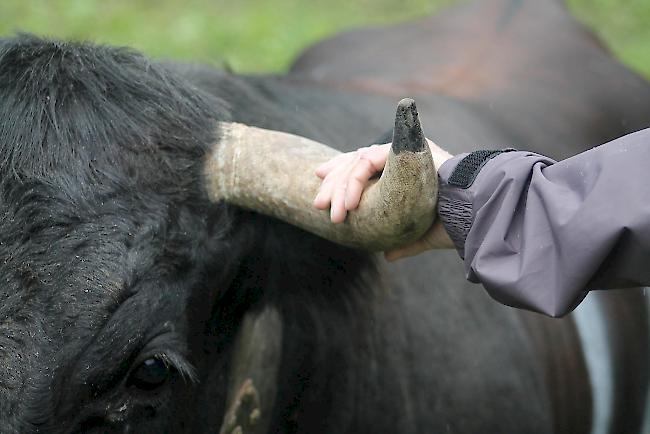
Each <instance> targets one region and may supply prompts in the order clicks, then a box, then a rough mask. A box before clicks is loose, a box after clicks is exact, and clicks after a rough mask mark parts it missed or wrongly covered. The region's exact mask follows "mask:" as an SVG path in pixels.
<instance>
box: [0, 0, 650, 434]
mask: <svg viewBox="0 0 650 434" xmlns="http://www.w3.org/2000/svg"><path fill="white" fill-rule="evenodd" d="M405 94H409V95H412V96H415V97H416V98H417V101H418V104H419V108H420V111H421V113H422V119H423V123H424V125H425V126H426V127H427V128H428V129H427V130H426V133H427V135H428V136H429V137H432V138H433V139H435V140H436V141H437V142H438V143H440V144H441V145H443V146H445V147H447V148H448V149H450V150H451V151H453V152H460V151H465V150H470V149H475V148H477V147H478V146H481V145H486V146H490V147H493V146H495V145H499V146H506V145H508V146H509V145H514V146H517V147H520V148H526V149H531V150H537V151H540V152H543V153H546V154H550V155H551V156H555V157H563V156H567V155H570V154H572V153H575V152H578V151H580V150H581V149H585V148H586V147H588V146H591V145H596V144H599V143H602V142H604V141H606V140H607V139H610V138H613V137H616V136H619V135H622V134H624V133H626V132H629V131H632V130H635V129H640V128H642V127H646V126H649V124H650V120H649V119H648V116H647V114H648V113H650V86H648V84H647V83H646V82H645V81H644V80H642V79H641V78H639V77H638V76H636V75H634V74H633V73H631V72H629V71H628V70H626V69H625V68H624V67H622V66H621V65H620V64H618V63H617V62H616V61H614V60H613V59H612V58H611V56H610V55H609V54H608V53H607V52H606V51H605V50H604V49H603V48H602V47H601V46H600V45H599V44H598V42H597V41H596V40H595V39H594V38H593V37H592V36H591V35H590V34H589V33H587V32H585V31H584V30H583V28H582V27H581V26H579V25H578V24H576V23H575V22H574V21H573V20H572V19H571V18H570V17H569V16H568V14H566V12H565V11H564V9H563V7H562V6H561V5H559V4H557V3H556V2H554V1H552V0H548V1H537V0H528V1H521V0H519V1H506V0H489V1H487V0H483V1H478V2H475V3H470V4H468V5H464V6H462V7H458V8H454V9H452V10H450V11H449V12H447V13H446V14H445V15H441V16H439V17H436V18H429V19H425V20H422V21H418V22H416V23H408V24H403V25H400V26H396V27H392V28H383V29H369V30H363V31H358V32H352V33H348V34H346V35H343V36H341V37H338V38H334V39H332V40H330V41H326V42H324V43H322V44H320V45H318V46H316V47H315V48H313V49H311V50H309V51H308V52H306V53H305V54H304V55H303V56H302V57H301V58H300V59H299V60H298V61H297V63H296V64H295V66H294V68H293V69H292V71H291V72H290V73H289V74H287V75H286V76H282V77H242V76H236V75H231V74H229V73H226V72H222V71H218V70H214V69H211V68H208V67H201V66H191V65H181V64H157V63H154V62H151V61H149V60H148V59H146V58H144V57H143V56H141V55H139V54H137V53H135V52H133V51H130V50H127V49H116V48H110V47H101V46H96V45H90V44H79V43H64V42H57V41H49V40H44V39H40V38H37V37H33V36H28V35H19V36H17V37H15V38H9V39H3V40H1V41H0V113H1V115H0V119H1V121H0V228H1V229H0V257H1V258H2V261H1V263H0V281H1V282H2V285H1V286H0V361H1V363H0V432H2V433H25V434H28V433H68V432H91V433H110V432H115V433H118V432H124V433H127V432H132V433H147V432H151V433H182V432H188V433H200V432H206V433H207V432H220V433H233V434H234V433H246V434H256V433H262V432H288V433H289V432H301V433H302V432H304V433H343V432H349V433H352V432H354V433H358V432H373V433H397V432H400V433H416V432H427V433H430V432H435V433H437V432H441V433H444V432H452V433H475V432H485V433H497V432H498V433H548V432H565V433H584V432H589V430H590V428H591V425H592V422H591V421H592V415H593V416H594V417H595V420H596V421H597V423H596V424H595V428H598V429H601V430H602V431H601V432H625V433H630V432H638V431H640V430H641V429H642V424H643V416H644V414H643V411H644V408H645V405H646V395H647V392H648V369H647V368H648V334H647V328H648V316H647V314H646V301H645V298H644V297H643V296H642V294H641V293H640V292H634V291H628V292H626V293H625V294H615V293H613V292H610V293H607V294H602V295H599V296H596V295H591V296H590V297H589V298H588V300H592V301H593V303H596V304H591V305H588V306H592V310H595V311H598V312H600V313H601V314H602V315H600V316H596V317H594V316H592V317H591V319H592V320H593V322H592V323H591V324H587V323H582V324H583V325H580V322H578V327H576V322H574V321H573V320H572V318H571V317H569V318H567V319H564V320H551V319H547V318H542V317H540V316H538V315H534V314H527V313H522V312H519V311H515V310H513V309H509V308H506V307H503V306H501V305H499V304H497V303H495V302H493V301H491V300H489V299H488V297H487V296H486V295H485V294H484V292H483V291H482V290H481V288H480V287H476V286H471V285H469V284H468V283H466V282H465V280H464V278H463V272H462V264H461V263H460V261H459V260H458V258H457V256H456V255H455V253H453V252H446V253H442V252H437V253H430V254H426V255H422V256H420V257H417V258H413V259H410V260H406V261H403V262H401V263H398V264H395V265H387V264H385V263H384V262H383V261H382V260H380V259H378V258H377V257H376V256H374V255H372V254H369V253H365V252H364V251H362V250H358V249H354V248H349V247H344V246H342V245H339V244H336V243H333V242H331V241H328V240H326V239H324V238H321V237H318V236H316V235H312V234H309V233H307V232H305V231H303V230H301V229H299V228H297V227H296V226H294V225H292V224H287V223H285V222H282V221H279V220H277V219H274V218H271V217H267V216H265V215H263V214H261V213H258V212H255V211H249V210H246V209H244V208H242V207H239V206H236V205H234V204H233V203H234V202H235V201H225V202H224V201H219V202H216V203H215V201H214V198H213V197H212V196H211V193H210V189H209V188H208V187H206V177H207V176H208V175H206V169H205V166H206V158H207V156H208V155H209V154H210V152H211V151H212V150H213V149H214V147H215V144H217V145H222V144H223V143H222V142H223V141H224V137H228V136H227V135H225V134H224V126H227V125H229V124H228V123H227V122H230V121H236V122H241V123H245V124H249V125H256V126H259V127H263V128H268V129H272V130H279V131H287V132H291V133H296V134H299V135H301V136H305V137H310V138H312V139H315V140H318V141H320V142H323V143H329V144H332V145H337V146H340V147H341V148H342V149H351V148H354V147H356V146H359V145H363V144H369V143H372V142H374V141H376V140H377V139H379V136H380V135H381V133H382V132H383V131H385V130H386V126H387V125H388V124H389V123H390V122H391V117H392V112H393V110H394V105H395V101H396V99H397V96H398V95H399V96H403V95H405ZM224 122H226V123H224ZM217 149H219V147H218V146H217ZM294 168H295V169H297V168H298V167H294ZM268 173H269V172H268V171H267V169H266V168H265V167H260V168H259V172H258V173H256V176H257V177H258V182H259V183H260V184H262V183H263V182H264V177H265V176H268ZM254 183H255V182H254ZM297 188H300V186H298V187H297ZM324 218H326V217H324ZM549 284H552V281H549ZM594 306H595V307H594ZM601 329H602V331H603V333H601V334H598V333H597V332H598V330H601ZM581 341H582V343H584V345H582V344H581ZM592 343H600V344H602V345H604V346H605V347H606V348H605V350H607V352H606V355H605V359H598V357H594V356H593V354H594V353H593V352H591V350H592V345H591V344H592ZM602 360H605V361H606V362H607V363H605V364H604V367H603V364H602V363H601V364H599V363H597V362H599V361H602ZM592 362H594V363H592ZM603 373H604V374H603ZM601 374H603V375H605V376H606V378H600V377H599V376H600V375H601ZM600 380H604V381H602V382H601V381H600ZM603 385H604V386H603ZM602 387H605V390H606V391H609V392H610V393H609V394H606V395H599V393H596V391H597V390H598V388H602ZM592 403H593V404H592Z"/></svg>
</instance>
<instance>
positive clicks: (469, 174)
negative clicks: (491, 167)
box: [447, 149, 515, 189]
mask: <svg viewBox="0 0 650 434" xmlns="http://www.w3.org/2000/svg"><path fill="white" fill-rule="evenodd" d="M514 150H515V149H502V150H498V151H494V150H493V151H488V150H481V151H474V152H472V153H470V154H469V155H467V156H466V157H465V158H463V159H462V160H460V162H459V163H458V164H457V165H456V168H455V169H454V171H453V172H452V174H451V176H450V177H449V179H448V180H447V183H448V184H449V185H453V186H454V187H459V188H463V189H465V188H469V187H470V186H471V185H472V184H473V183H474V180H475V179H476V176H477V175H478V173H479V172H480V171H481V169H482V168H483V166H485V163H487V162H488V161H490V160H491V159H492V158H494V157H496V156H497V155H499V154H502V153H504V152H511V151H514Z"/></svg>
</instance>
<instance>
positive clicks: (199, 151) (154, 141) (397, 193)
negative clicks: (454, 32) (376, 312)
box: [0, 36, 435, 433]
mask: <svg viewBox="0 0 650 434" xmlns="http://www.w3.org/2000/svg"><path fill="white" fill-rule="evenodd" d="M399 113H401V114H400V116H401V118H400V119H401V120H400V121H399V122H398V123H397V128H396V135H397V136H396V137H397V140H396V143H397V145H396V146H395V148H394V153H393V155H392V156H391V160H390V162H389V169H388V170H386V171H385V174H384V175H383V176H382V178H381V180H379V182H378V183H377V184H376V185H375V187H374V189H373V190H371V191H370V192H369V193H368V194H366V196H365V197H366V198H365V199H364V201H365V206H363V207H362V208H361V211H359V212H358V213H356V214H355V215H353V216H352V217H351V220H350V221H349V222H348V223H347V224H344V225H341V226H338V227H336V228H333V226H331V225H329V224H328V222H327V215H326V213H318V212H315V211H313V210H312V209H311V206H310V202H311V197H312V196H313V193H314V191H315V189H316V188H317V182H318V181H317V179H316V178H315V176H313V175H312V171H313V168H314V166H315V165H316V164H318V163H320V162H322V161H323V160H324V159H326V158H328V157H329V156H331V155H332V152H333V151H331V150H329V149H328V148H326V147H324V146H322V145H319V144H316V143H313V142H310V141H308V140H307V139H302V138H297V137H294V136H290V135H286V134H283V133H278V132H268V131H262V130H258V129H255V128H252V127H246V126H242V125H237V124H232V123H227V120H228V117H229V115H228V110H227V108H226V106H225V104H223V103H222V102H221V101H220V100H218V99H216V98H214V97H213V96H210V95H208V94H206V93H205V92H202V91H200V90H199V89H197V88H195V87H193V86H192V85H191V84H189V83H187V82H185V81H184V80H183V79H182V78H179V77H177V76H175V75H174V74H172V73H170V72H168V71H167V70H165V69H164V68H162V67H160V66H158V65H155V64H152V63H151V62H149V61H148V60H147V59H145V58H144V57H142V56H140V55H138V54H136V53H133V52H132V51H130V50H125V49H113V48H107V47H99V46H93V45H85V44H67V43H58V42H51V41H44V40H41V39H38V38H34V37H31V36H19V37H17V38H15V39H10V40H4V41H1V42H0V258H1V262H0V282H1V283H0V431H1V432H3V433H4V432H7V433H11V432H20V433H30V432H47V433H57V432H102V433H105V432H138V433H140V432H182V431H183V430H186V431H192V432H198V431H199V430H201V429H204V428H205V429H206V430H209V431H210V432H215V430H216V429H218V427H219V426H221V427H222V428H221V430H222V432H230V431H237V430H238V429H240V428H242V427H244V426H257V427H258V428H253V431H250V432H259V430H260V428H259V427H264V426H266V425H268V424H269V423H271V422H272V420H271V418H272V417H273V416H272V410H273V405H274V399H275V398H274V397H275V395H276V394H277V395H278V396H280V392H281V391H282V390H284V391H287V393H293V392H291V391H292V390H303V389H304V384H301V383H300V381H301V380H299V379H297V378H298V377H296V379H293V380H289V379H283V381H276V377H277V376H278V375H284V374H287V376H288V373H293V372H298V373H301V375H302V377H301V378H303V379H304V375H305V372H307V371H309V370H310V369H312V368H314V367H313V366H312V365H311V364H310V360H311V359H310V357H316V356H315V354H321V355H322V354H324V355H325V356H324V357H328V355H327V354H328V351H329V349H328V347H327V344H323V342H326V341H327V339H321V341H318V339H317V336H321V337H322V336H325V335H328V337H329V338H332V336H331V334H332V331H331V330H326V327H325V326H324V324H326V323H327V322H328V321H329V320H330V319H332V321H336V320H335V318H336V317H340V316H344V315H346V312H347V311H349V310H350V309H352V307H351V306H352V305H353V304H354V303H353V302H351V299H353V298H354V296H355V294H357V295H359V294H362V290H363V288H367V287H368V286H369V285H368V284H367V283H364V279H366V278H367V273H366V272H367V270H368V269H369V265H370V263H371V258H370V257H369V256H368V255H366V254H363V253H360V252H359V251H358V250H355V249H350V248H347V247H343V246H340V245H338V244H335V243H332V242H330V241H326V240H324V239H323V238H320V237H317V236H314V235H310V234H307V233H305V232H302V231H301V230H300V229H297V228H296V227H295V226H298V227H301V228H304V229H307V230H309V231H312V232H316V233H317V234H319V235H321V236H323V237H326V238H328V239H331V240H333V241H335V242H336V243H344V244H350V245H352V246H354V247H365V248H369V249H382V248H385V247H386V246H387V244H386V241H387V240H388V241H389V242H388V245H390V242H391V241H390V240H391V239H393V242H403V240H404V237H409V236H410V237H413V236H417V235H418V234H417V232H418V230H420V231H421V230H422V224H420V226H419V227H413V222H414V221H415V222H421V221H422V219H421V218H420V217H419V216H418V215H415V217H414V218H413V217H408V216H407V214H405V213H404V212H402V211H403V210H404V209H405V208H408V207H412V206H413V204H414V203H415V204H417V203H418V202H419V203H425V206H424V207H420V206H415V209H416V210H417V211H418V212H425V213H426V212H429V213H431V207H432V205H431V203H432V202H435V198H428V200H424V199H423V198H419V197H418V196H420V194H419V192H416V194H415V195H413V194H407V193H405V192H404V188H405V187H404V186H405V185H407V184H410V185H412V186H415V187H418V188H428V187H427V186H431V185H434V184H435V174H434V172H433V170H429V174H432V173H433V175H432V176H425V177H422V176H420V175H419V173H420V166H421V165H422V164H423V165H424V166H425V167H426V168H428V169H431V162H430V159H431V157H430V155H429V154H428V150H426V146H424V148H423V145H422V143H423V142H422V136H421V132H418V131H419V130H417V128H416V127H417V118H416V117H414V113H415V112H414V108H413V107H412V105H409V104H405V105H403V106H402V107H401V108H400V111H399ZM414 128H415V129H414ZM400 131H403V134H402V133H400ZM409 134H411V137H410V138H408V135H409ZM401 137H406V138H405V139H404V141H402V139H401ZM413 143H415V146H413ZM297 161H298V162H299V164H298V165H296V162H297ZM413 162H415V165H414V163H413ZM251 163H252V165H251ZM258 164H262V165H265V166H264V167H260V166H256V165H258ZM288 168H290V169H288ZM431 183H433V184H431ZM278 192H280V193H278ZM386 198H388V199H389V200H386ZM370 202H375V203H374V204H371V203H370ZM233 204H234V205H237V206H233ZM396 204H397V205H398V207H397V208H398V209H397V211H399V212H397V213H395V205H396ZM362 205H363V204H362ZM378 207H379V208H378ZM427 207H428V208H427ZM243 208H249V209H252V210H253V211H257V212H250V211H246V210H244V209H243ZM377 210H379V211H377ZM258 212H261V213H264V214H270V215H272V216H274V217H277V218H279V219H282V220H285V221H287V222H289V223H290V224H289V225H287V224H285V223H282V222H279V221H277V220H274V219H270V218H268V217H263V216H261V215H260V214H259V213H258ZM374 213H379V214H380V215H381V216H384V217H382V218H379V219H377V218H375V216H374ZM391 215H392V216H395V215H396V216H397V220H395V219H394V218H395V217H391ZM424 225H425V226H428V223H426V222H425V223H424ZM391 227H394V228H398V230H397V233H395V231H393V232H392V233H391V231H390V230H388V229H390V228H391ZM423 229H426V227H424V228H423ZM387 230H388V232H387ZM405 234H406V235H405ZM391 237H392V238H391ZM395 237H397V238H395ZM395 240H397V241H395ZM359 298H363V297H359ZM315 300H316V301H315ZM325 330H326V331H325ZM283 336H284V337H285V338H283ZM286 336H302V338H295V339H286ZM339 338H340V339H342V340H345V339H351V338H350V337H348V336H345V334H344V333H343V334H342V336H340V337H339ZM300 339H302V340H300ZM332 351H334V350H332ZM286 354H291V356H287V355H286ZM319 369H323V368H319ZM310 387H313V388H315V389H316V390H318V387H319V386H318V381H316V380H314V381H312V383H311V384H310ZM296 399H297V398H296ZM276 404H277V403H276ZM277 405H280V404H277ZM283 405H285V404H283ZM291 405H293V404H291V402H289V404H286V405H285V407H283V410H282V411H283V412H284V413H283V414H282V417H283V418H284V419H285V420H289V419H290V417H289V416H290V415H288V413H290V412H291ZM224 415H225V416H224ZM255 429H257V430H258V431H255Z"/></svg>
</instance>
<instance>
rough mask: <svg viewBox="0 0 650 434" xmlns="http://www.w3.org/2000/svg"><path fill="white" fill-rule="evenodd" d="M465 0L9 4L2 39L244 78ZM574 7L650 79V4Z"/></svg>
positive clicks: (605, 0)
mask: <svg viewBox="0 0 650 434" xmlns="http://www.w3.org/2000/svg"><path fill="white" fill-rule="evenodd" d="M456 1H458V0H0V35H1V36H7V35H11V34H13V33H15V32H17V31H27V32H33V33H37V34H39V35H47V36H56V37H59V38H66V39H84V40H91V41H94V42H100V43H106V44H111V45H128V46H131V47H134V48H136V49H138V50H141V51H143V52H145V53H146V54H148V55H150V56H152V57H157V58H175V59H186V60H193V61H196V62H201V63H208V64H213V65H217V66H228V67H230V68H231V69H233V70H234V71H236V72H281V71H283V70H284V69H286V68H287V67H288V66H289V64H290V63H291V61H292V59H293V58H294V57H295V56H296V55H297V54H298V53H299V52H300V51H301V50H302V49H303V48H304V47H306V46H307V45H309V44H311V43H313V42H314V41H317V40H319V39H322V38H324V37H326V36H328V35H331V34H333V33H336V32H339V31H341V30H344V29H347V28H350V27H355V26H364V25H376V24H384V23H393V22H398V21H403V20H407V19H409V18H414V17H418V16H422V15H426V14H431V13H434V12H435V11H437V10H439V9H440V8H442V7H445V6H449V5H451V4H453V3H456ZM567 3H568V5H569V8H570V9H571V10H572V11H573V14H574V15H575V16H576V17H578V18H579V19H580V20H581V21H583V22H584V23H586V24H587V25H589V26H590V27H591V28H592V29H594V30H595V31H596V32H597V33H598V34H599V35H600V36H601V37H602V38H603V39H604V41H605V42H606V44H607V45H608V46H609V47H610V48H611V49H612V50H613V51H614V52H615V53H616V54H617V56H618V57H619V58H620V59H622V60H623V61H624V62H625V63H626V64H627V65H629V66H630V67H632V68H633V69H635V70H637V71H639V72H641V73H642V74H644V75H645V76H646V77H648V78H650V24H649V23H650V0H567ZM549 31H552V29H549Z"/></svg>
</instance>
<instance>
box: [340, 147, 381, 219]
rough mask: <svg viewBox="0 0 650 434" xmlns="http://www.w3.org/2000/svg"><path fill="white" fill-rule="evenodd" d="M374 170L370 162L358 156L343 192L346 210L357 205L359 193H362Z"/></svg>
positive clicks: (359, 197) (359, 198)
mask: <svg viewBox="0 0 650 434" xmlns="http://www.w3.org/2000/svg"><path fill="white" fill-rule="evenodd" d="M375 172H376V170H374V167H373V165H372V163H371V162H370V161H369V160H366V159H363V158H360V159H359V162H358V163H357V164H356V165H355V166H354V167H353V168H352V171H351V173H350V176H349V179H348V184H347V189H346V192H345V209H346V210H348V211H350V210H353V209H356V208H357V206H359V201H360V200H361V193H363V189H364V188H365V186H366V184H367V183H368V180H369V179H370V178H371V177H372V175H374V174H375Z"/></svg>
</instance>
